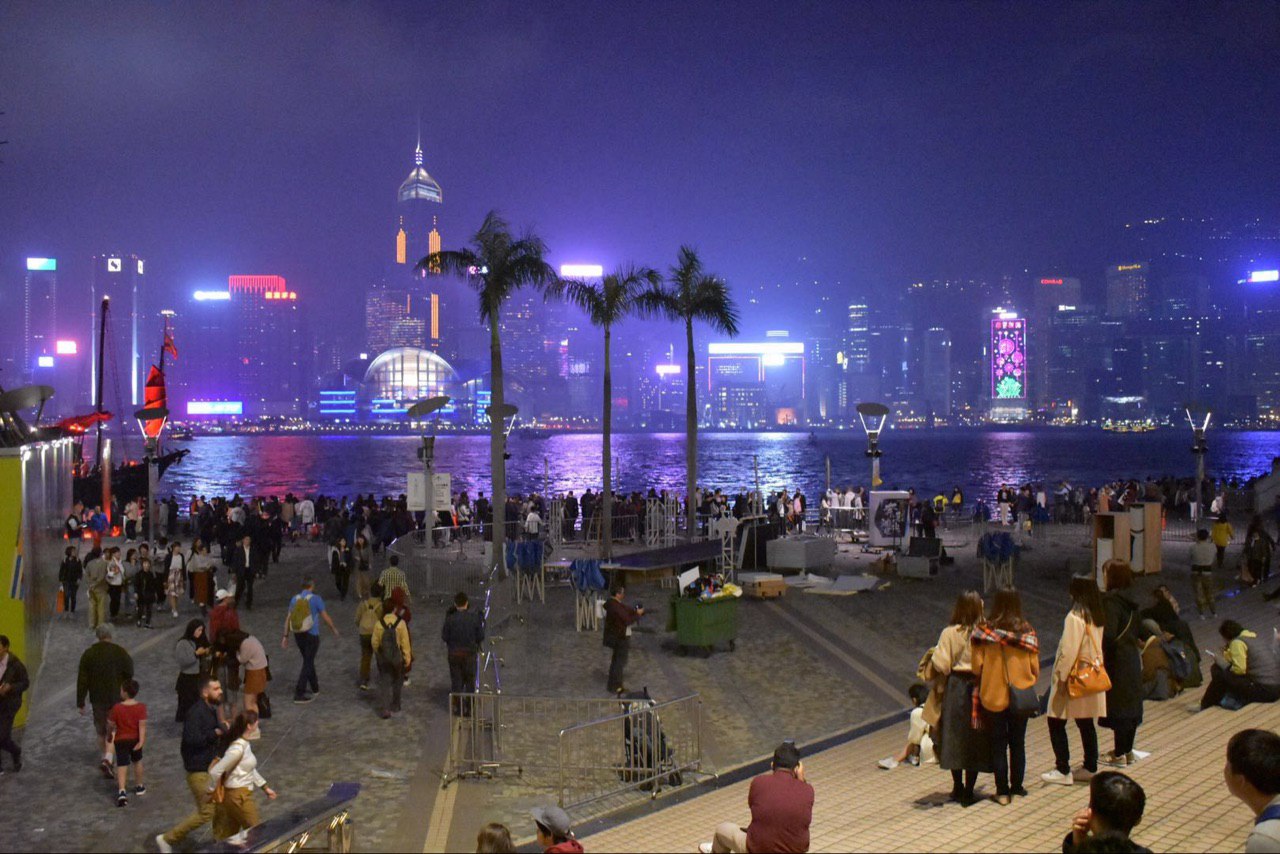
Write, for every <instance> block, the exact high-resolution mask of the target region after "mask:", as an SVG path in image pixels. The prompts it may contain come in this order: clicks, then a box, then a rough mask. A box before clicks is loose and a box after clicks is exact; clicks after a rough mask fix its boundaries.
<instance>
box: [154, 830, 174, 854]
mask: <svg viewBox="0 0 1280 854" xmlns="http://www.w3.org/2000/svg"><path fill="white" fill-rule="evenodd" d="M156 847H157V848H159V849H160V854H169V852H171V851H173V846H172V845H170V844H169V843H168V842H165V841H164V834H163V833H158V834H156Z"/></svg>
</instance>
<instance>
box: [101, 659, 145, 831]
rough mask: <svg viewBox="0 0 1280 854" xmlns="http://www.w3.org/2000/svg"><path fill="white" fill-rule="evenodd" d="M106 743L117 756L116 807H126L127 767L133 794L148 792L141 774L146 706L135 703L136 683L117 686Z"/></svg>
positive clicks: (127, 797)
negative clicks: (117, 698) (131, 777)
mask: <svg viewBox="0 0 1280 854" xmlns="http://www.w3.org/2000/svg"><path fill="white" fill-rule="evenodd" d="M107 741H108V742H110V744H111V746H112V748H113V749H114V750H115V754H116V786H117V788H118V790H119V791H118V792H117V793H116V806H118V807H127V806H129V791H128V789H127V787H126V784H127V783H128V782H129V766H130V765H132V766H133V783H134V785H133V794H135V795H137V796H142V795H145V794H146V793H147V785H146V782H145V780H144V779H143V774H142V748H143V747H145V746H146V743H147V705H146V703H139V702H138V681H137V680H136V679H126V680H124V682H123V683H122V684H121V685H120V701H119V702H118V703H116V704H115V705H114V706H112V707H111V711H109V712H108V713H107Z"/></svg>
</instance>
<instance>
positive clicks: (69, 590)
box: [62, 584, 80, 614]
mask: <svg viewBox="0 0 1280 854" xmlns="http://www.w3.org/2000/svg"><path fill="white" fill-rule="evenodd" d="M79 592H80V585H79V584H64V585H62V594H63V598H64V599H66V600H67V602H66V606H67V613H69V614H74V613H75V612H76V594H77V593H79Z"/></svg>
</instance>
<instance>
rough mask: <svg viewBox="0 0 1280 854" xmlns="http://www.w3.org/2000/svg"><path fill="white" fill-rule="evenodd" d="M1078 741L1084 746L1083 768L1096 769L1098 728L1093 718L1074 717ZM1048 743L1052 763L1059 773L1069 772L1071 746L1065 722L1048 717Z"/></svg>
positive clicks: (1087, 769)
mask: <svg viewBox="0 0 1280 854" xmlns="http://www.w3.org/2000/svg"><path fill="white" fill-rule="evenodd" d="M1076 729H1078V730H1080V743H1081V744H1082V745H1083V746H1084V770H1086V771H1097V770H1098V728H1097V727H1095V726H1094V725H1093V718H1076ZM1049 743H1050V744H1052V745H1053V764H1054V766H1055V767H1057V769H1058V772H1059V773H1061V774H1070V773H1071V746H1070V744H1069V743H1068V742H1067V722H1066V721H1065V720H1063V719H1062V718H1049Z"/></svg>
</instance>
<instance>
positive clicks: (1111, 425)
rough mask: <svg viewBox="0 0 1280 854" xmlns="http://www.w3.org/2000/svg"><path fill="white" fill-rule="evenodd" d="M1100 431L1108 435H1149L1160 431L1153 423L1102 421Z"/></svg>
mask: <svg viewBox="0 0 1280 854" xmlns="http://www.w3.org/2000/svg"><path fill="white" fill-rule="evenodd" d="M1102 429H1103V430H1106V431H1107V432H1108V433H1150V432H1152V431H1154V430H1158V429H1160V425H1158V424H1156V423H1155V422H1154V421H1110V420H1107V421H1103V422H1102Z"/></svg>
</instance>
